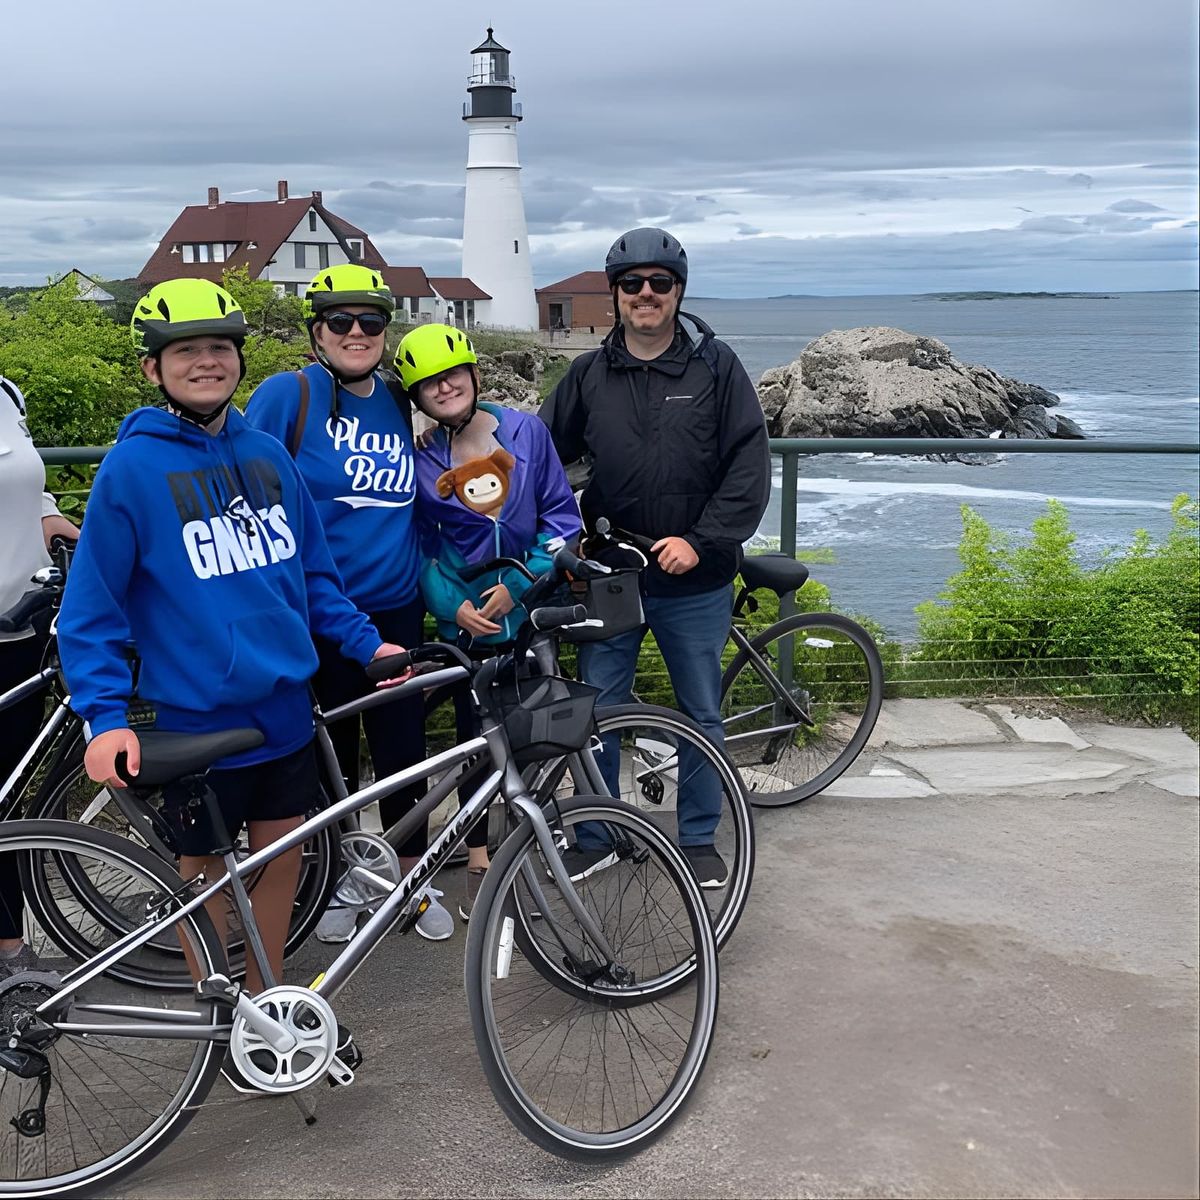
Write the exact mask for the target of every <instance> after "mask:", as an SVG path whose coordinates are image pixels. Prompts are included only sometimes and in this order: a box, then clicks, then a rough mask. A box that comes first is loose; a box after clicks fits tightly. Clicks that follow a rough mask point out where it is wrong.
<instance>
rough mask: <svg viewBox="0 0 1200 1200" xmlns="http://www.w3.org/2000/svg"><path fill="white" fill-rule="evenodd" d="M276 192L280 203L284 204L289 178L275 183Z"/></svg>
mask: <svg viewBox="0 0 1200 1200" xmlns="http://www.w3.org/2000/svg"><path fill="white" fill-rule="evenodd" d="M275 194H276V197H277V198H278V201H279V203H280V204H282V203H283V202H284V201H285V200H286V199H287V180H286V179H281V180H280V181H279V182H278V183H277V184H276V185H275Z"/></svg>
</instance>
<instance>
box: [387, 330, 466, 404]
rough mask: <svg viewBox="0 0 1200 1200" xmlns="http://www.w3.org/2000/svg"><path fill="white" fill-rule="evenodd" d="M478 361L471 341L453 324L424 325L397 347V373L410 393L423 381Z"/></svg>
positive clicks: (401, 341) (409, 334) (405, 336)
mask: <svg viewBox="0 0 1200 1200" xmlns="http://www.w3.org/2000/svg"><path fill="white" fill-rule="evenodd" d="M476 362H477V359H476V357H475V347H474V346H472V345H471V339H470V338H469V337H467V335H466V334H465V333H463V331H462V330H461V329H455V328H454V326H453V325H420V326H418V327H417V328H416V329H414V330H413V331H412V332H411V333H407V334H405V335H404V337H403V338H402V339H401V340H400V345H399V346H397V347H396V359H395V367H396V373H397V374H398V375H399V376H400V382H401V383H402V384H403V385H404V387H405V390H406V391H408V392H409V393H410V394H411V392H412V389H413V388H414V387H415V386H416V385H417V384H418V383H420V382H421V380H422V379H428V378H429V377H430V376H431V375H439V374H440V373H441V372H442V371H448V370H449V369H450V368H451V367H461V366H474V365H475V363H476Z"/></svg>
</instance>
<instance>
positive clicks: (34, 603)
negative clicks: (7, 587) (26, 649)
mask: <svg viewBox="0 0 1200 1200" xmlns="http://www.w3.org/2000/svg"><path fill="white" fill-rule="evenodd" d="M53 603H54V592H53V591H51V590H50V589H48V588H38V589H37V591H33V592H26V593H25V595H23V596H22V597H21V598H20V600H18V601H17V602H16V604H14V605H13V606H12V608H10V609H9V610H8V612H6V613H4V614H2V615H0V633H19V632H20V631H21V630H22V629H28V628H29V622H30V621H31V620H32V619H33V618H34V617H36V616H37V614H38V613H40V612H42V611H43V610H45V609H47V608H50V607H51V606H52V605H53Z"/></svg>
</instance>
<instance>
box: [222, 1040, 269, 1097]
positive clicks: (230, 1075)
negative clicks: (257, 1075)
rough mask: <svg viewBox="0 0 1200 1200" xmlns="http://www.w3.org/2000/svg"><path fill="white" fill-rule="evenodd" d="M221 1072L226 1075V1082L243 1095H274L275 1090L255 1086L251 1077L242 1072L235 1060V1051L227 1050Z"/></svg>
mask: <svg viewBox="0 0 1200 1200" xmlns="http://www.w3.org/2000/svg"><path fill="white" fill-rule="evenodd" d="M221 1074H222V1075H223V1076H224V1077H225V1082H226V1083H227V1084H229V1086H230V1087H231V1088H233V1090H234V1091H235V1092H241V1094H242V1095H243V1096H272V1095H275V1093H274V1092H264V1091H263V1090H262V1088H258V1087H255V1086H254V1084H252V1083H251V1082H250V1080H249V1079H247V1078H246V1077H245V1075H243V1074H242V1071H241V1068H240V1067H239V1066H238V1065H237V1063H236V1062H234V1061H233V1053H232V1052H231V1051H229V1050H226V1051H225V1061H224V1062H223V1063H222V1064H221Z"/></svg>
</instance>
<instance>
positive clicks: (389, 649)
mask: <svg viewBox="0 0 1200 1200" xmlns="http://www.w3.org/2000/svg"><path fill="white" fill-rule="evenodd" d="M404 653H406V651H405V649H404V647H403V646H397V645H396V644H395V643H394V642H384V643H383V645H382V646H380V647H379V649H378V650H376V651H375V653H374V654H372V655H371V661H372V662H374V661H375V660H376V659H377V658H390V657H391V656H392V655H393V654H404ZM411 677H412V668H411V667H410V668H409V669H408V670H407V671H405V672H404V673H403V674H402V675H396V676H394V677H393V678H391V679H381V680H380V681H379V682H378V683H377V684H376V685H375V686H376V687H377V688H385V687H395V686H396V685H397V684H399V683H403V682H404V681H405V680H406V679H409V678H411Z"/></svg>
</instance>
